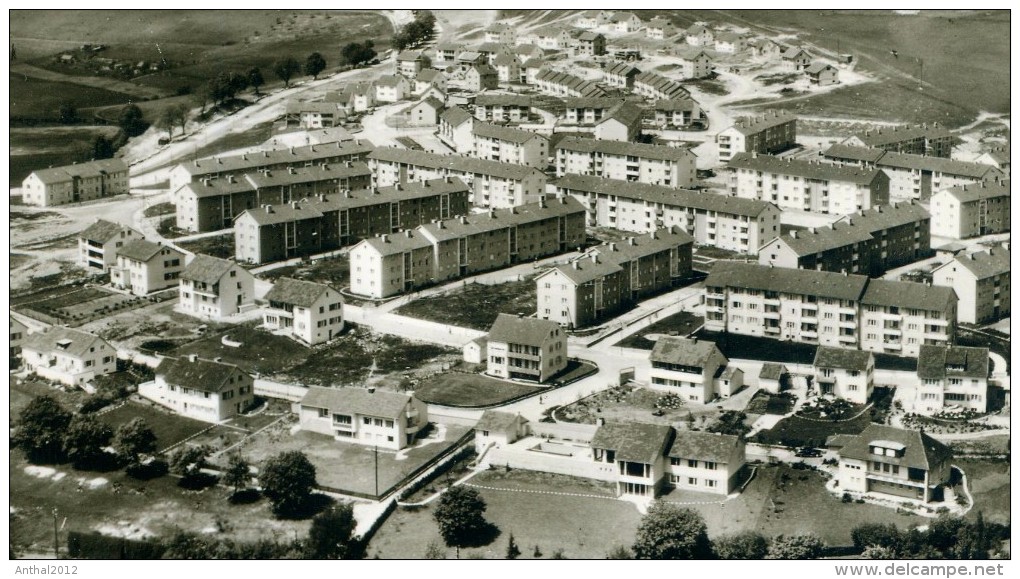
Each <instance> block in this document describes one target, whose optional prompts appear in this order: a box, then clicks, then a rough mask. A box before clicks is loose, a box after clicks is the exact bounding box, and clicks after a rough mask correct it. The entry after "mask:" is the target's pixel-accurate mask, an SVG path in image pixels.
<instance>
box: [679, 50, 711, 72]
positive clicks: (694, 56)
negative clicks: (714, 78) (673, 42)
mask: <svg viewBox="0 0 1020 579" xmlns="http://www.w3.org/2000/svg"><path fill="white" fill-rule="evenodd" d="M675 54H676V56H677V58H679V59H680V74H681V75H682V76H683V78H684V79H685V80H691V79H697V78H705V77H707V76H710V75H711V74H712V69H713V67H712V57H710V56H709V55H708V53H707V52H705V51H704V50H702V49H700V48H687V47H678V48H677V49H676V51H675Z"/></svg>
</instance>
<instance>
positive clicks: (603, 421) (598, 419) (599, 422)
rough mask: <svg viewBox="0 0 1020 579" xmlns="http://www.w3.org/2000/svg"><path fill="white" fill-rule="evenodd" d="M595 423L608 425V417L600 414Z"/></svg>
mask: <svg viewBox="0 0 1020 579" xmlns="http://www.w3.org/2000/svg"><path fill="white" fill-rule="evenodd" d="M595 424H597V425H599V426H605V425H606V419H605V418H603V417H601V416H599V417H598V418H596V419H595Z"/></svg>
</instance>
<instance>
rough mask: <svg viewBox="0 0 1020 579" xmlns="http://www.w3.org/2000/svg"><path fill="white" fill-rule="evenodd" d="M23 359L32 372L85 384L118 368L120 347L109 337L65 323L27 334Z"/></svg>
mask: <svg viewBox="0 0 1020 579" xmlns="http://www.w3.org/2000/svg"><path fill="white" fill-rule="evenodd" d="M21 359H22V361H23V362H24V363H25V367H26V368H27V369H28V371H29V372H32V373H35V374H37V375H39V376H40V377H42V378H45V379H46V380H53V381H54V382H60V383H61V384H66V385H67V386H84V385H86V384H88V383H89V382H91V381H92V380H93V379H95V377H96V376H103V375H105V374H111V373H113V372H116V371H117V349H116V348H114V347H113V346H111V345H110V344H109V343H108V342H107V341H106V340H104V339H102V338H100V337H99V336H96V335H94V334H89V333H87V332H82V331H80V330H74V329H71V328H67V327H63V326H53V327H52V328H50V329H48V330H46V331H45V332H35V333H32V334H28V335H27V336H25V339H24V342H23V343H22V345H21Z"/></svg>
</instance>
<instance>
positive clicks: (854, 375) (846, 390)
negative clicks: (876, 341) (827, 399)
mask: <svg viewBox="0 0 1020 579" xmlns="http://www.w3.org/2000/svg"><path fill="white" fill-rule="evenodd" d="M811 367H812V371H813V373H814V381H815V383H816V384H818V391H819V392H820V393H821V394H823V395H827V394H828V395H832V396H835V397H837V398H842V399H844V400H848V401H850V402H853V403H854V404H866V403H867V402H868V399H870V398H871V394H872V392H873V391H874V387H875V355H874V354H872V353H871V352H862V351H861V350H851V349H847V348H832V347H829V346H818V348H817V349H816V350H815V359H814V361H813V362H812V363H811Z"/></svg>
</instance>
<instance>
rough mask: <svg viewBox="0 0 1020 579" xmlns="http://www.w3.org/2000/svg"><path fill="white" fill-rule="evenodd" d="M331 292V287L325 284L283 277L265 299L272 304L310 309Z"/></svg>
mask: <svg viewBox="0 0 1020 579" xmlns="http://www.w3.org/2000/svg"><path fill="white" fill-rule="evenodd" d="M329 291H330V288H329V286H327V285H325V284H321V283H315V282H311V281H302V280H298V279H293V278H289V277H281V278H280V279H278V280H276V283H274V284H273V288H272V289H270V290H269V292H268V293H266V298H265V299H266V300H269V301H271V302H280V303H284V304H293V305H295V306H301V307H303V308H310V307H312V306H313V305H314V304H315V302H317V301H318V300H319V298H321V297H322V296H323V295H325V294H326V293H328V292H329Z"/></svg>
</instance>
